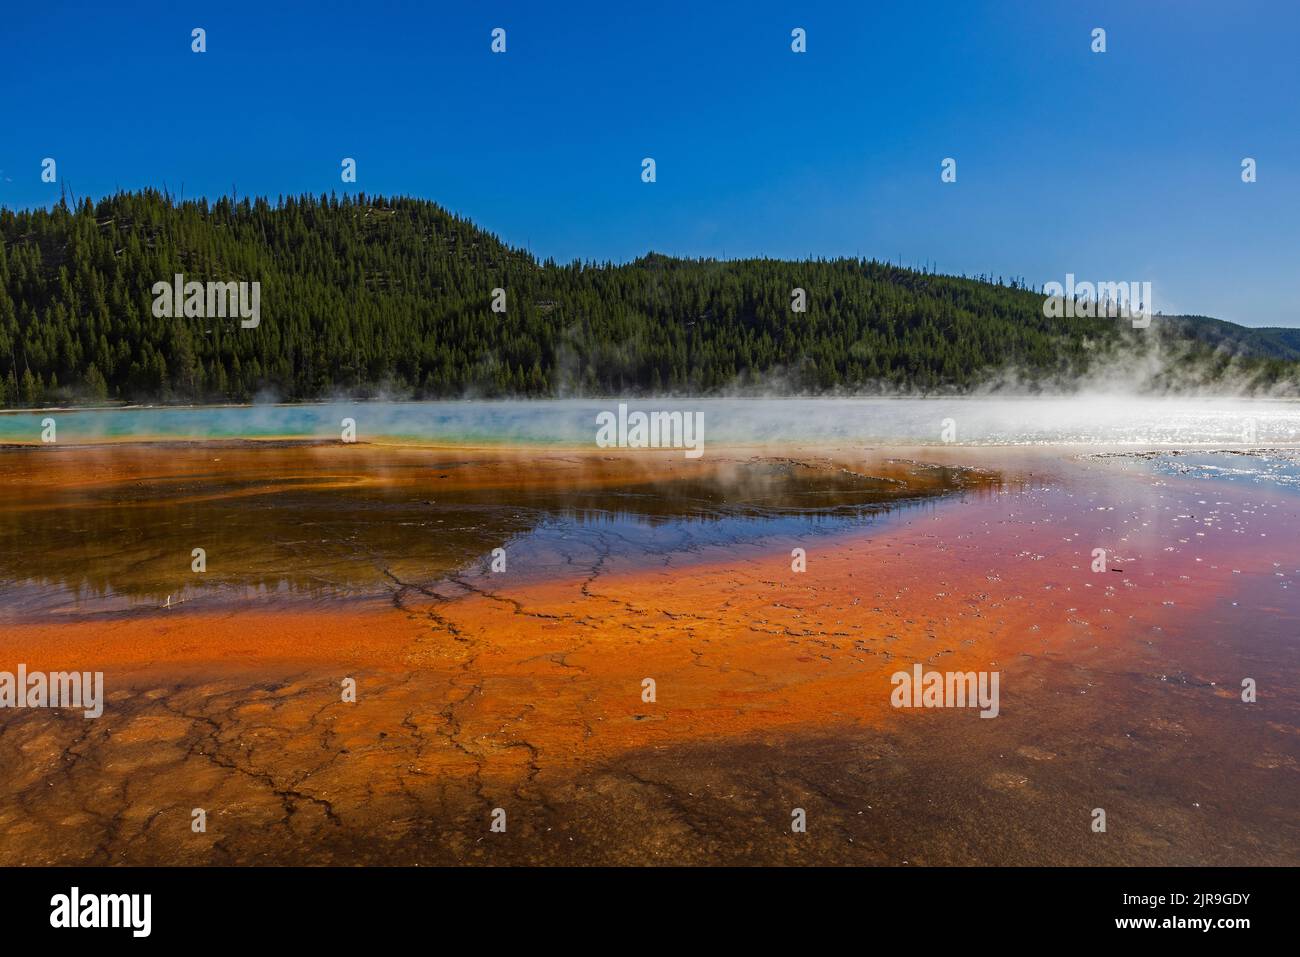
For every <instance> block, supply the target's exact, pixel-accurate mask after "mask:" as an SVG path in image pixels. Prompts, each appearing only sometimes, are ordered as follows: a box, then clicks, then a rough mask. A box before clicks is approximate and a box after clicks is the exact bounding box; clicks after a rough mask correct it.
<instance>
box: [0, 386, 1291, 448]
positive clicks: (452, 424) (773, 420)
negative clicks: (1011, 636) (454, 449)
mask: <svg viewBox="0 0 1300 957" xmlns="http://www.w3.org/2000/svg"><path fill="white" fill-rule="evenodd" d="M618 403H619V400H616V399H615V400H610V399H582V400H576V399H575V400H547V401H531V402H529V401H505V402H468V401H467V402H333V403H324V404H310V405H270V404H267V405H253V406H221V407H197V408H178V407H150V408H128V409H110V410H79V411H69V410H54V411H44V412H30V411H26V412H8V413H0V442H3V443H36V442H40V441H41V433H42V428H43V422H45V421H46V420H47V419H53V420H54V423H55V429H56V438H57V441H58V443H60V444H63V443H70V444H78V443H86V442H102V441H120V440H130V439H133V438H138V439H159V438H161V439H172V440H186V439H264V438H269V437H273V436H285V437H293V438H302V439H321V440H334V441H338V440H339V439H340V438H341V435H342V428H343V424H342V423H343V420H344V419H347V418H351V419H354V420H355V421H356V439H357V441H361V442H365V441H382V440H397V441H408V442H417V443H428V444H435V445H441V444H447V445H461V444H472V445H494V444H501V445H512V444H519V445H560V446H574V447H584V446H585V447H595V445H596V432H597V425H596V417H597V415H598V414H599V413H601V412H615V411H616V410H617V408H618ZM626 404H627V405H628V407H629V409H630V410H634V411H635V410H641V411H645V412H655V411H669V412H671V411H682V412H693V413H695V414H696V415H697V416H699V417H700V418H701V421H702V423H703V440H704V441H703V444H704V446H705V447H706V448H707V446H708V445H709V444H710V443H714V444H718V445H723V444H728V443H731V444H782V443H784V444H792V443H793V444H818V443H825V444H844V443H849V444H855V443H856V444H873V445H942V444H957V445H1055V444H1085V445H1086V444H1097V445H1115V444H1118V445H1149V446H1188V445H1214V446H1244V447H1263V446H1276V445H1291V444H1297V443H1300V402H1296V401H1289V400H1239V399H1177V400H1169V399H1141V398H1134V397H1116V396H1109V395H1106V396H1100V395H1098V396H1089V395H1083V396H1071V397H1068V398H1014V399H1012V398H942V399H645V400H637V399H628V400H626Z"/></svg>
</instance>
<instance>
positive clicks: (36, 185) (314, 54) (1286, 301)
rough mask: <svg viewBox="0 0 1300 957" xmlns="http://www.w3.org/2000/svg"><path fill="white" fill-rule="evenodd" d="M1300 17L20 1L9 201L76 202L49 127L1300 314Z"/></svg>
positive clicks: (642, 238) (969, 2) (958, 267)
mask: <svg viewBox="0 0 1300 957" xmlns="http://www.w3.org/2000/svg"><path fill="white" fill-rule="evenodd" d="M193 27H203V28H204V29H206V31H207V44H208V50H207V52H206V53H204V54H195V53H192V52H191V51H190V31H191V29H192V28H193ZM494 27H503V28H505V29H506V31H507V52H506V53H505V54H504V55H494V54H492V53H491V51H490V42H491V37H490V33H491V30H492V29H493V28H494ZM794 27H803V28H805V29H806V31H807V37H808V52H807V53H806V54H802V55H800V54H795V53H792V52H791V50H790V31H791V29H793V28H794ZM1094 27H1103V28H1105V29H1106V31H1107V52H1106V53H1104V54H1094V53H1092V52H1091V50H1090V43H1091V38H1090V33H1091V31H1092V29H1093V28H1094ZM1298 33H1300V4H1296V3H1293V2H1290V0H1275V2H1269V3H1261V2H1250V0H1236V2H1209V0H1141V2H1137V0H1127V2H1116V3H1105V2H1087V0H1078V2H1075V0H1022V2H1010V0H1008V2H1001V3H979V2H973V0H966V2H957V0H954V2H946V0H926V2H920V0H916V2H911V0H898V2H895V0H890V2H883V0H881V2H875V0H856V2H843V3H831V2H826V3H765V2H752V3H735V4H728V3H716V4H715V3H706V2H703V0H697V2H694V3H676V2H661V0H655V2H652V3H632V2H628V3H623V2H618V3H563V2H554V3H538V2H530V3H515V4H507V3H491V2H473V3H470V2H465V3H455V4H450V3H447V4H443V3H409V4H399V3H385V2H378V0H377V2H362V3H358V2H347V3H337V2H333V0H327V2H314V3H310V4H302V5H294V4H277V3H268V2H262V3H255V4H254V3H243V2H220V3H217V2H213V3H130V2H124V3H113V4H107V3H102V2H94V3H82V4H71V3H56V2H48V3H46V2H43V3H33V4H28V3H15V4H8V5H6V9H5V11H4V14H3V16H2V17H0V90H3V102H4V114H3V115H4V123H3V127H2V128H0V204H2V205H5V206H8V207H11V208H15V207H31V206H40V205H49V204H50V203H51V202H53V201H54V200H56V199H57V196H58V187H57V186H54V185H50V184H44V183H42V182H41V180H40V171H41V169H40V164H41V160H42V159H43V158H44V157H47V156H49V157H54V158H55V159H56V160H57V162H58V172H59V174H60V177H61V178H62V179H63V180H64V181H65V182H66V183H67V185H69V186H70V187H71V189H72V190H73V191H74V192H75V193H76V194H77V195H78V196H81V195H90V196H95V197H98V196H100V195H102V194H104V193H108V192H112V191H114V190H115V189H117V188H119V187H120V188H123V189H136V188H139V187H143V186H161V185H163V184H164V183H165V184H166V185H167V186H168V187H169V188H170V189H171V190H172V191H173V192H174V193H179V192H180V190H181V187H182V184H183V186H184V191H185V195H186V196H187V197H188V196H194V195H199V194H206V195H209V196H214V195H218V194H222V193H229V192H230V190H231V188H232V184H234V185H235V186H237V187H238V190H239V193H240V194H241V195H253V194H264V195H269V196H271V197H274V196H276V195H278V194H281V193H284V194H288V193H301V192H310V193H321V192H329V191H331V190H334V191H337V192H343V191H345V190H349V189H361V190H364V191H366V192H368V193H385V194H399V193H400V194H409V195H415V196H421V197H426V198H429V199H433V200H435V201H437V202H439V203H441V204H442V205H444V206H446V207H448V208H450V209H451V210H453V211H455V212H457V213H460V214H462V215H464V216H467V217H469V218H470V219H472V220H474V221H475V222H477V223H479V224H480V225H482V226H484V227H486V228H488V229H490V230H492V231H493V232H495V233H497V234H499V235H500V236H501V237H502V238H504V239H505V240H506V241H508V242H511V243H516V244H519V245H526V246H528V247H529V248H530V249H531V250H532V251H533V252H534V253H536V254H538V255H540V256H543V257H546V256H553V257H555V258H556V259H559V260H570V259H574V258H582V259H595V260H606V259H612V260H615V261H624V260H627V259H631V258H635V257H636V256H638V255H641V254H642V253H644V252H646V251H648V250H652V249H653V250H656V251H660V252H665V253H670V254H676V255H683V256H724V255H725V256H726V257H729V258H735V257H741V256H758V255H764V256H775V257H790V258H799V257H804V256H808V255H814V256H827V257H833V256H840V255H850V256H853V255H862V256H866V257H875V258H878V259H889V260H893V261H900V260H901V261H902V262H903V263H905V264H909V265H923V264H926V263H929V264H932V265H934V266H936V267H937V268H938V269H939V270H941V271H944V272H952V273H966V274H968V275H975V274H980V273H985V274H989V275H992V276H999V275H1001V276H1007V277H1010V276H1013V275H1014V276H1023V277H1024V278H1026V279H1027V280H1028V281H1029V282H1031V283H1033V284H1035V285H1041V284H1042V283H1045V282H1048V281H1052V280H1056V281H1063V280H1064V278H1065V274H1066V273H1067V272H1073V273H1075V274H1076V276H1077V277H1078V278H1079V279H1080V280H1094V281H1095V280H1101V281H1117V282H1118V281H1129V280H1145V281H1150V282H1152V283H1153V286H1154V300H1155V306H1156V308H1157V309H1159V310H1161V311H1164V312H1170V313H1173V312H1192V313H1203V314H1207V315H1214V316H1218V317H1220V318H1225V319H1231V320H1233V321H1237V322H1242V323H1245V324H1248V325H1288V326H1297V325H1300V306H1298V305H1297V302H1296V296H1295V279H1294V277H1295V276H1296V273H1297V262H1298V261H1300V216H1297V212H1298V211H1300V116H1298V115H1297V114H1298V113H1300V58H1298V57H1297V56H1296V55H1295V52H1294V47H1293V44H1294V41H1295V37H1296V36H1297V34H1298ZM345 156H350V157H355V159H356V160H357V164H358V181H357V184H356V186H355V187H351V186H347V185H345V184H343V183H342V182H341V181H340V178H339V169H340V165H339V164H340V161H341V159H342V158H343V157H345ZM646 156H651V157H654V158H655V160H656V163H657V174H658V181H657V182H655V183H653V184H645V183H642V182H641V177H640V173H641V160H642V158H643V157H646ZM1247 156H1249V157H1253V158H1255V159H1256V161H1257V163H1258V182H1256V183H1253V184H1244V183H1242V181H1241V161H1242V159H1243V157H1247ZM945 157H953V158H955V159H956V160H957V182H956V183H951V184H945V183H942V182H940V175H939V174H940V163H941V161H942V160H943V159H944V158H945Z"/></svg>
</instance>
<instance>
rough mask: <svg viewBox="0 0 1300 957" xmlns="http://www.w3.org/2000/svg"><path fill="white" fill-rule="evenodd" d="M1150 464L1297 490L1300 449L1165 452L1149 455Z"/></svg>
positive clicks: (1169, 472) (1200, 475)
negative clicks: (1150, 458) (1150, 457)
mask: <svg viewBox="0 0 1300 957" xmlns="http://www.w3.org/2000/svg"><path fill="white" fill-rule="evenodd" d="M1152 468H1153V469H1154V470H1155V471H1156V472H1158V473H1161V474H1165V475H1182V476H1188V477H1191V478H1200V479H1210V480H1215V481H1219V482H1235V483H1237V484H1239V485H1247V486H1249V485H1256V486H1264V487H1271V488H1278V489H1282V490H1283V491H1290V492H1300V451H1297V450H1294V449H1269V450H1262V451H1250V452H1240V451H1217V452H1199V453H1198V452H1165V453H1161V454H1159V455H1157V456H1153V457H1152Z"/></svg>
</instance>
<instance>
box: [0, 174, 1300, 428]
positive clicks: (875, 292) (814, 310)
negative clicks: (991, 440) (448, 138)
mask: <svg viewBox="0 0 1300 957" xmlns="http://www.w3.org/2000/svg"><path fill="white" fill-rule="evenodd" d="M0 239H2V240H3V243H2V245H0V404H4V405H8V406H11V407H12V406H34V405H39V404H54V403H59V402H75V401H98V400H105V399H108V400H117V401H223V400H246V399H249V398H253V397H255V396H258V395H272V396H275V397H277V398H281V399H309V398H316V397H322V396H327V395H335V394H349V395H373V394H375V393H376V392H377V391H380V390H382V391H383V392H384V393H386V394H394V395H399V396H411V397H459V396H465V395H477V396H504V395H526V396H544V395H570V394H587V395H592V394H632V393H652V392H675V393H691V394H706V393H713V392H719V391H745V390H747V389H754V390H757V389H764V390H768V391H783V392H798V393H818V392H832V391H863V392H878V391H895V390H904V391H915V392H924V391H935V390H945V391H946V390H965V389H970V388H972V387H976V386H979V385H981V384H982V383H984V382H986V381H987V380H988V379H989V378H990V377H994V376H997V377H1002V376H1004V375H1005V374H1006V373H1007V372H1008V371H1009V370H1010V371H1014V373H1015V376H1016V378H1017V379H1018V380H1019V381H1020V382H1021V383H1022V384H1024V383H1030V384H1033V383H1055V382H1059V381H1060V380H1062V379H1067V378H1070V377H1073V376H1077V375H1080V374H1082V373H1084V372H1087V371H1088V370H1089V367H1090V366H1092V367H1095V366H1096V365H1097V364H1098V363H1101V362H1106V361H1110V360H1111V359H1113V358H1114V357H1116V356H1124V355H1129V354H1131V353H1132V352H1133V351H1134V350H1138V349H1149V348H1151V344H1152V343H1153V342H1155V341H1157V340H1160V341H1163V342H1164V343H1165V345H1166V346H1167V345H1168V344H1169V340H1171V339H1175V340H1177V341H1176V345H1177V346H1178V348H1177V349H1176V350H1175V351H1174V354H1175V355H1176V356H1177V359H1176V363H1177V366H1178V368H1177V370H1176V373H1175V372H1170V373H1169V376H1168V382H1174V381H1177V382H1186V381H1194V382H1197V383H1201V384H1206V383H1208V384H1210V385H1211V386H1212V385H1213V384H1214V383H1215V382H1216V381H1219V380H1221V379H1222V380H1225V381H1226V378H1225V377H1227V376H1231V377H1232V379H1233V381H1234V382H1241V381H1243V379H1244V380H1249V381H1250V382H1251V383H1252V384H1253V385H1255V386H1259V387H1272V386H1274V385H1275V384H1276V383H1278V382H1279V381H1289V380H1291V379H1293V378H1294V376H1295V374H1296V364H1295V363H1294V362H1293V361H1290V360H1288V359H1285V358H1279V357H1278V356H1277V355H1270V354H1260V353H1259V351H1258V350H1256V351H1255V352H1253V353H1252V352H1248V351H1244V350H1234V349H1231V348H1225V343H1227V344H1229V345H1230V344H1231V342H1232V341H1233V340H1232V339H1231V337H1226V336H1217V337H1216V338H1215V339H1214V341H1207V340H1206V339H1205V338H1203V337H1198V336H1197V335H1196V334H1195V331H1194V329H1193V326H1194V323H1186V322H1185V323H1182V324H1174V323H1170V324H1165V328H1164V329H1163V330H1160V327H1161V320H1160V319H1159V318H1157V319H1156V321H1155V324H1154V326H1153V329H1152V330H1147V333H1149V334H1148V335H1145V336H1142V335H1138V334H1137V333H1135V332H1134V331H1133V330H1131V329H1128V328H1127V326H1128V324H1127V323H1123V322H1120V321H1116V320H1108V319H1077V318H1073V319H1047V318H1044V316H1043V311H1042V295H1041V294H1035V293H1034V292H1032V291H1030V290H1028V289H1025V288H1023V287H1022V286H1020V285H1019V284H1018V283H1012V284H1010V285H1005V284H1003V283H1002V282H1001V281H1000V280H999V281H997V282H988V281H981V280H975V279H964V278H954V277H947V276H939V275H934V274H928V273H924V272H917V271H913V270H908V269H902V268H898V267H894V266H890V265H885V264H881V263H878V262H868V261H861V260H850V259H844V260H834V261H825V260H816V261H807V262H784V261H777V260H766V259H760V260H741V261H729V262H717V261H712V260H679V259H672V258H667V257H663V256H658V255H649V256H646V257H644V258H642V259H639V260H637V261H635V262H632V263H628V264H624V265H617V266H616V265H611V264H595V263H586V264H580V263H573V264H568V265H559V264H556V263H554V262H545V263H540V262H538V261H536V260H535V259H534V258H533V257H532V256H530V255H529V254H527V253H525V252H523V251H521V250H518V249H512V248H510V247H508V246H506V245H505V244H503V243H502V242H500V241H499V240H498V239H496V238H495V237H494V236H492V235H490V234H488V233H486V232H484V231H483V230H481V229H479V228H477V227H475V226H474V225H473V224H472V223H470V222H469V221H467V220H465V219H461V218H459V217H456V216H453V215H452V214H450V213H448V212H446V211H445V210H443V209H442V208H440V207H439V206H437V205H435V204H434V203H431V202H427V201H424V200H416V199H383V198H374V197H364V196H358V197H353V198H348V197H344V198H338V199H336V198H334V197H328V198H327V197H320V198H315V197H297V198H289V199H283V200H280V201H278V202H276V203H271V202H268V201H266V200H263V199H257V200H253V201H251V202H250V201H249V200H247V199H241V200H239V201H238V202H235V201H234V200H232V199H229V198H223V199H220V200H217V201H216V202H211V203H210V202H208V201H203V200H200V201H197V202H194V201H188V202H184V203H176V202H174V201H173V200H172V199H171V198H169V197H167V196H165V195H163V194H161V193H158V192H154V191H146V192H143V193H123V194H118V195H116V196H112V197H109V198H105V199H103V200H101V201H100V202H98V203H92V202H90V201H89V200H86V201H84V202H82V203H80V204H78V205H76V206H75V208H70V207H68V206H65V205H63V204H60V205H59V206H56V207H55V208H54V209H52V210H35V211H27V212H17V213H15V212H13V211H10V210H2V211H0ZM176 273H181V274H183V275H184V278H185V280H186V281H199V282H208V281H221V282H231V281H246V282H253V281H256V282H259V283H260V284H261V303H260V322H259V323H258V325H257V326H256V328H243V327H242V326H241V323H240V320H239V318H237V317H236V318H200V317H190V318H156V317H155V315H154V309H153V306H154V299H155V297H154V294H153V292H152V291H151V290H152V287H153V286H154V284H155V283H157V282H159V281H164V282H169V283H170V282H171V280H172V277H173V276H174V275H175V274H176ZM498 288H499V289H503V290H505V296H504V303H505V306H504V308H505V311H504V312H503V313H501V312H494V311H493V309H492V304H493V300H494V294H493V290H494V289H498ZM795 288H801V289H803V290H805V291H806V294H807V310H806V312H796V311H794V310H793V309H792V307H791V306H792V298H791V296H792V290H793V289H795ZM1233 328H1234V329H1237V328H1240V327H1233ZM1153 330H1155V331H1153ZM1166 351H1167V350H1166ZM1265 351H1266V350H1265ZM1238 352H1239V353H1241V356H1240V357H1238V358H1232V356H1233V355H1234V353H1238ZM1230 359H1231V361H1230Z"/></svg>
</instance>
